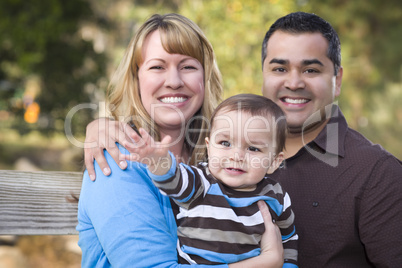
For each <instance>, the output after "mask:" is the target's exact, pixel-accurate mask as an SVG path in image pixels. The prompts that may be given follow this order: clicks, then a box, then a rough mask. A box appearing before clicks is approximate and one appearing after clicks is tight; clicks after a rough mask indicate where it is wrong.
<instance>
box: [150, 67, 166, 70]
mask: <svg viewBox="0 0 402 268" xmlns="http://www.w3.org/2000/svg"><path fill="white" fill-rule="evenodd" d="M149 69H150V70H162V69H163V68H162V66H152V67H150V68H149Z"/></svg>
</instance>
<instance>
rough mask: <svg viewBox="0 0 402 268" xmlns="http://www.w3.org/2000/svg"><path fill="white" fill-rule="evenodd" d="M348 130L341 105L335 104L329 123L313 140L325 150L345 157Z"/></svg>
mask: <svg viewBox="0 0 402 268" xmlns="http://www.w3.org/2000/svg"><path fill="white" fill-rule="evenodd" d="M347 130H348V124H347V122H346V119H345V117H344V115H343V114H342V112H341V109H340V108H339V106H338V105H335V104H334V105H333V106H332V113H331V117H330V119H329V121H328V123H327V124H326V125H325V127H324V128H323V130H322V131H321V132H320V133H319V134H318V136H317V137H316V138H315V139H314V140H313V142H314V143H315V144H316V145H317V146H318V147H320V148H321V149H322V150H324V151H325V152H328V153H331V154H334V155H339V156H341V157H344V156H345V136H346V133H347Z"/></svg>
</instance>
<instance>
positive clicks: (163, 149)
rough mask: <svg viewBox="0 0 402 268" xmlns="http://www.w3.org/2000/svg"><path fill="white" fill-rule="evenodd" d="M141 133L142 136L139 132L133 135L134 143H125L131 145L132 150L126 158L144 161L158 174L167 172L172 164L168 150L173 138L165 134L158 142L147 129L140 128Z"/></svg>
mask: <svg viewBox="0 0 402 268" xmlns="http://www.w3.org/2000/svg"><path fill="white" fill-rule="evenodd" d="M139 133H140V135H141V136H140V135H138V134H134V135H133V136H132V139H133V142H134V144H131V143H127V144H124V147H126V146H127V147H129V148H130V149H129V150H130V151H131V152H132V153H131V154H130V155H126V160H130V161H138V162H141V163H144V164H146V165H147V166H148V169H149V170H150V171H151V172H152V173H154V174H156V175H163V174H165V173H167V171H169V168H170V165H171V159H170V156H169V153H168V151H169V147H170V142H171V140H172V138H171V137H170V136H165V137H164V138H163V139H162V140H161V141H160V142H156V141H155V140H154V139H153V138H152V137H151V136H150V135H149V134H148V132H147V131H145V129H143V128H140V129H139ZM127 147H126V148H127Z"/></svg>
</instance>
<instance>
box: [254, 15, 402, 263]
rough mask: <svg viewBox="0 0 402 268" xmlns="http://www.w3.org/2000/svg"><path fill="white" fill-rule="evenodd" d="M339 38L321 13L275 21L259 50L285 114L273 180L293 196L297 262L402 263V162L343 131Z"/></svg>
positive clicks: (270, 89)
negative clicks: (280, 158) (281, 153)
mask: <svg viewBox="0 0 402 268" xmlns="http://www.w3.org/2000/svg"><path fill="white" fill-rule="evenodd" d="M340 50H341V48H340V42H339V38H338V35H337V33H336V32H335V30H334V29H333V27H332V26H331V25H330V24H329V23H328V22H326V21H325V20H323V19H322V18H320V17H318V16H316V15H314V14H308V13H303V12H296V13H292V14H289V15H287V16H284V17H282V18H280V19H278V20H277V21H276V22H275V23H274V24H273V25H272V26H271V28H270V29H269V30H268V32H267V33H266V36H265V38H264V42H263V47H262V69H263V79H264V83H263V89H262V91H263V95H264V96H265V97H268V98H270V99H271V100H273V101H274V102H275V103H277V104H278V105H279V106H280V107H281V108H282V110H283V111H284V112H285V114H286V121H287V122H288V125H289V128H290V129H289V130H290V131H289V132H290V133H289V136H288V138H287V140H286V152H285V158H286V161H285V163H284V165H283V168H282V169H279V170H277V171H276V172H275V173H274V174H273V175H272V177H274V178H275V179H277V180H278V181H280V182H281V183H282V185H283V186H284V188H285V189H286V190H287V191H288V192H289V194H290V196H292V206H293V209H294V212H295V225H296V228H297V231H298V233H299V265H300V267H400V265H402V243H401V241H402V232H401V227H402V166H401V162H400V161H399V160H398V159H396V158H395V157H394V156H392V155H391V154H390V153H388V152H387V151H385V150H384V149H383V148H381V146H379V145H374V144H372V143H371V142H370V141H368V140H367V139H366V138H364V137H363V136H362V135H361V134H359V133H358V132H356V131H354V130H352V129H350V128H348V125H347V123H346V120H345V118H344V116H343V115H342V113H341V111H340V109H339V107H338V106H337V105H335V104H334V101H335V98H336V97H337V96H339V94H340V92H341V84H342V74H343V69H342V66H341V52H340Z"/></svg>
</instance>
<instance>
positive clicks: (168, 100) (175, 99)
mask: <svg viewBox="0 0 402 268" xmlns="http://www.w3.org/2000/svg"><path fill="white" fill-rule="evenodd" d="M187 99H188V98H185V97H166V98H161V99H160V101H161V102H163V103H181V102H185V101H186V100H187Z"/></svg>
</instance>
